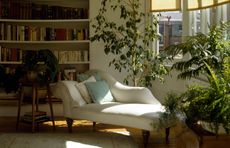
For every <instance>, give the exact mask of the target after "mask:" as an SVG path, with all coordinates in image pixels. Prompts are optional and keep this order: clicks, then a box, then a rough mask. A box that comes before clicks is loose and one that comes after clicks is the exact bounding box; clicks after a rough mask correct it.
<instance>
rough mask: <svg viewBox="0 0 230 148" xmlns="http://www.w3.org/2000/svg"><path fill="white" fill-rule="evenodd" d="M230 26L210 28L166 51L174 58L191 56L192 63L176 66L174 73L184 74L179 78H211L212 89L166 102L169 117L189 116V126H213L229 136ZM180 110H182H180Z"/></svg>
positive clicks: (190, 92) (195, 88)
mask: <svg viewBox="0 0 230 148" xmlns="http://www.w3.org/2000/svg"><path fill="white" fill-rule="evenodd" d="M229 29H230V22H225V23H220V25H217V26H210V31H209V33H208V34H207V35H206V34H203V33H198V34H197V35H195V36H191V37H188V38H187V40H186V41H185V42H184V43H181V44H178V45H172V46H169V47H167V48H166V52H167V53H168V54H169V55H172V58H173V56H175V55H177V54H178V53H181V54H183V55H186V54H189V56H190V57H191V58H190V59H188V60H184V61H179V62H176V63H174V64H173V67H172V68H173V69H177V70H179V71H180V72H181V73H180V74H179V75H178V77H179V78H182V79H186V78H191V77H198V76H200V75H201V74H204V76H205V77H206V78H207V82H208V86H201V85H193V86H190V87H189V88H188V90H186V91H185V92H184V93H183V94H181V95H178V96H171V98H170V99H166V102H165V106H166V111H168V112H166V113H167V114H168V116H169V115H170V114H172V115H171V116H173V115H175V114H176V113H177V112H178V111H180V112H183V113H184V114H185V115H186V123H187V124H188V125H189V126H190V127H193V126H194V125H196V124H197V123H198V122H199V121H205V122H206V123H210V126H211V128H212V129H213V130H214V131H215V132H216V133H218V130H219V127H220V125H222V126H223V127H224V128H225V130H226V133H229V131H230V40H229V38H228V36H229V31H230V30H229ZM178 109H179V110H178Z"/></svg>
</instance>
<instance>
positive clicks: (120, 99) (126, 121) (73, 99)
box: [51, 70, 170, 146]
mask: <svg viewBox="0 0 230 148" xmlns="http://www.w3.org/2000/svg"><path fill="white" fill-rule="evenodd" d="M86 73H87V74H88V75H93V74H97V75H99V76H100V78H101V79H102V80H104V81H106V82H107V84H108V87H109V90H110V92H111V94H112V97H113V101H107V102H103V103H94V102H88V103H87V101H86V100H85V99H84V98H83V96H82V92H80V91H79V89H78V88H79V87H77V85H79V84H80V83H79V82H77V81H70V80H64V81H59V82H57V83H56V84H55V86H53V87H52V89H51V91H52V93H53V95H54V96H55V97H58V98H60V99H62V101H63V112H64V117H65V118H66V121H67V125H68V130H69V132H72V124H73V121H74V120H77V119H84V120H89V121H93V123H94V124H93V125H94V126H95V123H105V124H113V125H119V126H124V127H125V126H126V127H132V128H137V129H141V130H142V134H143V144H144V146H147V144H148V138H149V135H150V131H157V130H159V129H158V128H157V127H158V126H157V124H159V118H160V113H162V112H164V108H163V106H162V105H161V103H160V102H159V101H158V100H157V99H156V98H155V97H154V96H153V94H152V93H151V91H150V90H149V89H148V88H145V87H132V86H127V85H123V84H122V83H120V82H118V81H116V80H115V79H114V78H113V77H112V76H111V75H110V74H108V73H107V72H104V71H100V70H89V71H87V72H86ZM86 81H87V80H86ZM82 83H84V82H82ZM82 83H81V84H82ZM87 88H88V87H87ZM169 131H170V127H165V132H166V142H168V137H169Z"/></svg>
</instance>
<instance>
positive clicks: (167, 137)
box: [165, 127, 170, 144]
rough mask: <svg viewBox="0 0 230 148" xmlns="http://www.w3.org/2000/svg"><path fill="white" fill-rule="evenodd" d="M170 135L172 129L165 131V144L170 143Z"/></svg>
mask: <svg viewBox="0 0 230 148" xmlns="http://www.w3.org/2000/svg"><path fill="white" fill-rule="evenodd" d="M169 134H170V127H168V128H166V129H165V142H166V143H167V144H168V143H169Z"/></svg>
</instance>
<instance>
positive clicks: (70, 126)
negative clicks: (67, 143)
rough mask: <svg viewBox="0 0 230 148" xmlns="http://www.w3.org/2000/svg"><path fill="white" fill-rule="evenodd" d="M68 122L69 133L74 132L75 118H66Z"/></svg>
mask: <svg viewBox="0 0 230 148" xmlns="http://www.w3.org/2000/svg"><path fill="white" fill-rule="evenodd" d="M66 123H67V125H68V131H69V133H72V125H73V119H71V118H66Z"/></svg>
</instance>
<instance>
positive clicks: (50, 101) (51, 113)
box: [47, 86, 55, 130]
mask: <svg viewBox="0 0 230 148" xmlns="http://www.w3.org/2000/svg"><path fill="white" fill-rule="evenodd" d="M47 95H48V101H49V106H50V115H51V121H52V123H53V130H55V122H54V114H53V105H52V100H51V91H50V87H49V86H47Z"/></svg>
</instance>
